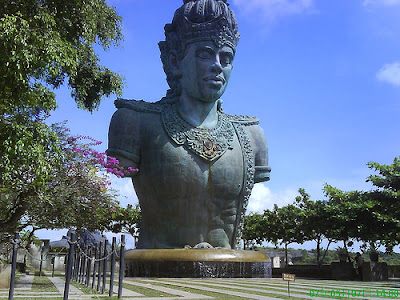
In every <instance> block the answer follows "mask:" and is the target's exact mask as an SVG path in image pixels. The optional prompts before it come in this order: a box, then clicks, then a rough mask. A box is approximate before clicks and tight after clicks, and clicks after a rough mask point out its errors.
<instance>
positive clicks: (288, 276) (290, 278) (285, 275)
mask: <svg viewBox="0 0 400 300" xmlns="http://www.w3.org/2000/svg"><path fill="white" fill-rule="evenodd" d="M295 278H296V275H295V274H288V273H282V279H283V280H284V281H294V280H295Z"/></svg>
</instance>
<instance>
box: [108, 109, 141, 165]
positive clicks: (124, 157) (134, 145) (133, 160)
mask: <svg viewBox="0 0 400 300" xmlns="http://www.w3.org/2000/svg"><path fill="white" fill-rule="evenodd" d="M106 152H107V155H109V156H112V157H115V158H116V159H118V161H119V164H120V166H122V167H124V168H128V167H131V168H135V169H136V168H138V167H139V163H140V116H139V115H138V112H136V111H134V110H131V109H127V108H120V109H118V110H117V111H116V112H115V113H114V115H113V116H112V119H111V123H110V128H109V131H108V149H107V151H106Z"/></svg>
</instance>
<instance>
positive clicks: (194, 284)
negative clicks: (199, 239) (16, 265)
mask: <svg viewBox="0 0 400 300" xmlns="http://www.w3.org/2000/svg"><path fill="white" fill-rule="evenodd" d="M33 278H34V276H33V275H26V276H23V277H21V278H20V280H19V281H18V283H17V284H16V289H15V292H14V298H15V299H18V298H23V299H36V298H41V299H62V297H63V295H64V285H65V281H64V279H63V278H62V277H50V276H48V277H47V278H48V279H49V280H50V281H51V282H52V283H53V285H54V286H55V287H56V289H57V290H58V292H57V291H54V292H37V291H36V289H35V288H34V287H35V285H32V283H33ZM107 287H108V286H107ZM287 288H288V284H287V282H285V281H282V279H276V278H274V279H210V278H206V279H188V278H175V279H170V278H169V279H168V278H155V279H150V278H125V280H124V288H123V290H122V294H123V299H124V300H133V299H141V300H158V299H160V300H161V299H162V300H175V299H177V300H186V299H190V300H193V299H218V300H220V299H228V298H229V299H260V300H264V299H275V300H276V299H282V298H286V297H287V296H288V290H287ZM399 290H400V284H399V283H398V282H370V283H369V282H358V281H353V282H349V281H333V280H308V279H296V281H295V282H291V283H290V296H291V298H292V299H314V300H326V299H329V298H331V299H334V298H351V299H360V300H361V299H367V300H382V299H384V298H389V299H390V298H391V299H397V298H399V297H400V291H399ZM117 291H118V285H115V286H114V295H115V296H116V295H117ZM150 295H157V296H154V297H150ZM93 296H96V297H106V296H108V292H107V294H104V295H102V294H85V293H84V292H82V291H81V290H79V289H78V288H76V287H74V286H73V285H70V291H69V299H91V298H92V297H93ZM7 298H8V289H0V299H1V300H5V299H7Z"/></svg>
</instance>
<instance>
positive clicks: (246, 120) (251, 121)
mask: <svg viewBox="0 0 400 300" xmlns="http://www.w3.org/2000/svg"><path fill="white" fill-rule="evenodd" d="M224 115H225V118H227V119H228V120H229V121H230V122H233V123H239V124H242V125H246V126H251V125H258V124H259V123H260V120H259V119H258V118H256V117H249V116H241V115H228V114H224Z"/></svg>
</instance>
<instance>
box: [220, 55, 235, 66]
mask: <svg viewBox="0 0 400 300" xmlns="http://www.w3.org/2000/svg"><path fill="white" fill-rule="evenodd" d="M220 61H221V64H225V65H230V64H231V63H232V61H233V57H232V55H230V54H221V56H220Z"/></svg>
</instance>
